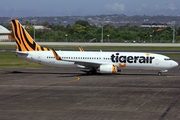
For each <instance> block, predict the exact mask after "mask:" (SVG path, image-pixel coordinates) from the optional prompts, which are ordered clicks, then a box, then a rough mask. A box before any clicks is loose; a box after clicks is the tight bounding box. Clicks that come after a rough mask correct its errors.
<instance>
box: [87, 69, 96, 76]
mask: <svg viewBox="0 0 180 120" xmlns="http://www.w3.org/2000/svg"><path fill="white" fill-rule="evenodd" d="M87 74H88V75H89V74H91V75H95V74H97V70H96V69H90V71H88V72H87Z"/></svg>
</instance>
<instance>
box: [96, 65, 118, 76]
mask: <svg viewBox="0 0 180 120" xmlns="http://www.w3.org/2000/svg"><path fill="white" fill-rule="evenodd" d="M99 71H100V72H104V73H114V74H115V73H117V66H116V65H101V66H100V67H99Z"/></svg>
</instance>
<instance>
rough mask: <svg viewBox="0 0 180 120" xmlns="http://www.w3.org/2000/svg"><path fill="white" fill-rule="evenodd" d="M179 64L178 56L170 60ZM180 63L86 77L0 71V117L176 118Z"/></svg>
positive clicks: (62, 71) (71, 72)
mask: <svg viewBox="0 0 180 120" xmlns="http://www.w3.org/2000/svg"><path fill="white" fill-rule="evenodd" d="M175 60H176V61H177V62H179V63H180V59H175ZM179 99H180V67H179V66H178V67H176V68H174V69H171V70H169V72H168V73H163V76H158V75H157V71H135V70H126V71H125V70H124V71H123V72H121V73H118V74H97V75H86V74H85V73H83V72H81V71H79V69H77V68H52V67H47V68H36V69H35V68H33V69H31V68H21V69H18V68H12V69H11V68H6V69H5V68H3V69H0V120H57V119H59V120H179V119H180V114H179V113H180V100H179Z"/></svg>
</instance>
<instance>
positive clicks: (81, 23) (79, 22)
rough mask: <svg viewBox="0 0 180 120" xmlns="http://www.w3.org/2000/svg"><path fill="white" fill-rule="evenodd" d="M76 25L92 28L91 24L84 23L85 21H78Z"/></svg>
mask: <svg viewBox="0 0 180 120" xmlns="http://www.w3.org/2000/svg"><path fill="white" fill-rule="evenodd" d="M75 24H79V25H82V26H90V24H89V22H88V21H84V20H78V21H76V22H75Z"/></svg>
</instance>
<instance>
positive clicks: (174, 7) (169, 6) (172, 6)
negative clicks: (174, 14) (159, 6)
mask: <svg viewBox="0 0 180 120" xmlns="http://www.w3.org/2000/svg"><path fill="white" fill-rule="evenodd" d="M166 4H167V9H171V10H175V9H177V7H176V4H175V3H174V2H173V1H171V0H168V1H167V3H166Z"/></svg>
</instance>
